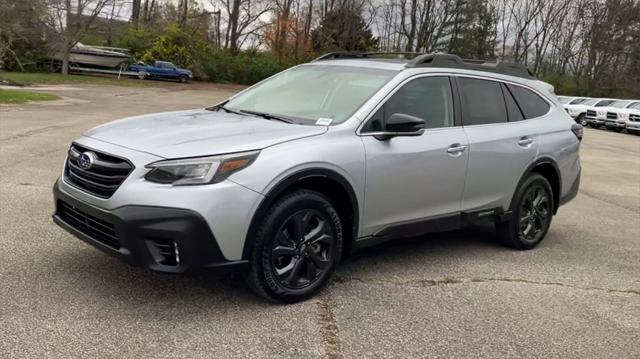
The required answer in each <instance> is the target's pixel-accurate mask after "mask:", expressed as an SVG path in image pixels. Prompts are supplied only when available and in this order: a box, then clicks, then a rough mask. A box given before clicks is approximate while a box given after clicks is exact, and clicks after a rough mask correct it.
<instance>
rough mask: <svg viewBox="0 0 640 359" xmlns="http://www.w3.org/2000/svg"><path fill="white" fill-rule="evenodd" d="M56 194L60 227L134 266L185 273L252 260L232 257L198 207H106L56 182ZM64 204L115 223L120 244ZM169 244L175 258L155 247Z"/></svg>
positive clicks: (243, 265) (227, 268) (56, 217)
mask: <svg viewBox="0 0 640 359" xmlns="http://www.w3.org/2000/svg"><path fill="white" fill-rule="evenodd" d="M53 196H54V201H55V204H56V212H55V213H54V214H53V221H54V222H55V223H56V224H57V225H58V226H60V227H61V228H63V229H64V230H66V231H67V232H69V233H71V234H73V235H74V236H76V237H78V238H79V239H81V240H83V241H84V242H87V243H88V244H90V245H92V246H94V247H96V248H98V249H99V250H101V251H103V252H105V253H107V254H109V255H112V256H116V257H119V258H121V259H122V260H124V261H125V262H126V263H129V264H131V265H136V266H141V267H145V268H149V269H151V270H155V271H160V272H167V273H184V272H194V271H203V270H206V271H209V270H220V271H230V270H242V269H244V268H246V266H247V264H248V262H247V261H229V260H227V259H226V258H225V257H224V255H223V254H222V252H221V250H220V247H219V246H218V243H217V242H216V240H215V238H214V236H213V233H212V232H211V230H210V228H209V225H208V224H207V222H206V221H205V220H204V218H202V216H200V214H198V213H197V212H194V211H191V210H187V209H181V208H169V207H155V206H124V207H120V208H117V209H114V210H111V211H106V210H103V209H99V208H96V207H94V206H92V205H89V204H87V203H85V202H82V201H79V200H77V199H75V198H73V197H71V196H69V195H68V194H66V193H64V192H62V191H60V189H59V188H58V184H57V183H56V185H54V188H53ZM63 203H64V204H65V206H63V205H62V204H63ZM65 208H67V209H68V208H71V209H72V210H74V211H77V212H78V213H85V214H86V215H87V217H88V218H93V219H96V220H100V221H104V223H109V224H111V225H112V226H113V231H114V232H115V237H117V241H118V243H119V246H118V248H114V247H112V246H109V245H106V244H104V243H103V242H101V241H100V240H99V239H98V238H93V237H92V236H91V232H90V231H87V230H86V226H80V225H79V223H80V222H78V221H77V220H75V219H74V220H73V221H70V220H65V215H64V210H65ZM167 243H168V244H170V246H171V247H170V248H174V247H175V250H176V253H175V254H176V255H175V257H172V258H169V259H170V260H164V259H165V257H163V255H168V256H170V255H171V252H172V251H169V252H167V251H165V252H162V251H159V250H156V249H155V247H158V248H167ZM163 246H164V247H163Z"/></svg>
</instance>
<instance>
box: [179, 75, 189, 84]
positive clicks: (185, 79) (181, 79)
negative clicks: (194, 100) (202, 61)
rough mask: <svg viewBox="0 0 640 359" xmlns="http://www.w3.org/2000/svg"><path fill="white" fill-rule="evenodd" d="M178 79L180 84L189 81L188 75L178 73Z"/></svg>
mask: <svg viewBox="0 0 640 359" xmlns="http://www.w3.org/2000/svg"><path fill="white" fill-rule="evenodd" d="M178 80H179V81H180V83H181V84H186V83H187V82H189V76H186V75H180V78H179V79H178Z"/></svg>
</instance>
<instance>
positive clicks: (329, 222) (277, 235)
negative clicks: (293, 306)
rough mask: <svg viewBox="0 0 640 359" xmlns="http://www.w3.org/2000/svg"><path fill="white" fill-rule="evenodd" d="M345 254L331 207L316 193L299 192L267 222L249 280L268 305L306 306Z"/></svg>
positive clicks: (283, 202)
mask: <svg viewBox="0 0 640 359" xmlns="http://www.w3.org/2000/svg"><path fill="white" fill-rule="evenodd" d="M341 250H342V225H341V222H340V217H339V216H338V213H337V212H336V210H335V209H334V207H333V205H332V204H331V202H329V200H328V199H327V198H326V197H324V196H323V195H322V194H320V193H318V192H315V191H310V190H297V191H294V192H291V193H289V194H286V195H285V196H283V197H282V198H281V199H279V200H278V201H277V202H276V203H275V204H274V205H273V206H272V207H271V209H270V210H269V212H268V213H267V215H266V216H265V217H264V219H263V221H262V223H261V225H260V227H259V230H258V233H257V236H256V239H255V242H254V246H253V252H252V255H251V265H250V270H249V272H248V273H247V274H246V280H247V283H248V285H249V286H250V287H251V289H252V290H253V291H254V292H256V293H257V294H258V295H260V296H262V297H264V298H266V299H268V300H271V301H277V302H296V301H300V300H304V299H306V298H309V297H311V296H312V295H314V294H315V293H317V292H318V291H319V290H320V289H322V287H324V285H325V284H326V283H327V282H328V280H329V278H330V277H331V275H332V274H333V272H334V270H335V268H336V266H337V264H338V261H339V259H340V255H341Z"/></svg>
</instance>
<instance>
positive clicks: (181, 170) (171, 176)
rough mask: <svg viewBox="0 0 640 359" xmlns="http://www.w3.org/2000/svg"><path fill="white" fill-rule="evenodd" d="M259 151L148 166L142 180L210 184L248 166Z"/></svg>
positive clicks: (165, 182)
mask: <svg viewBox="0 0 640 359" xmlns="http://www.w3.org/2000/svg"><path fill="white" fill-rule="evenodd" d="M259 153H260V151H250V152H238V153H230V154H227V155H219V156H209V157H198V158H185V159H179V160H165V161H158V162H154V163H150V164H148V165H147V166H145V167H146V168H150V169H151V171H149V172H148V173H147V174H146V175H145V176H144V178H145V179H146V180H147V181H150V182H155V183H164V184H173V185H174V186H184V185H198V184H210V183H218V182H221V181H224V180H225V179H226V178H227V177H229V176H230V175H231V174H232V173H234V172H237V171H240V170H241V169H243V168H246V167H248V166H249V165H251V164H252V163H253V161H255V159H256V157H258V154H259Z"/></svg>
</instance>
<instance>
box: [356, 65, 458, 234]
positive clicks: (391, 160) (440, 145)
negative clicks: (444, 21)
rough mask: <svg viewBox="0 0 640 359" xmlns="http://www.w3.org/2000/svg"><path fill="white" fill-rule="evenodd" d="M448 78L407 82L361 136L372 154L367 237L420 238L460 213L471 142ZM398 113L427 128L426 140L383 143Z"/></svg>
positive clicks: (368, 172)
mask: <svg viewBox="0 0 640 359" xmlns="http://www.w3.org/2000/svg"><path fill="white" fill-rule="evenodd" d="M451 81H452V79H451V78H450V77H448V76H422V77H417V78H412V79H409V80H407V81H405V82H404V83H403V84H402V85H400V86H399V87H398V88H397V91H396V92H395V93H393V94H392V95H390V96H389V97H387V99H386V100H385V101H384V102H383V104H382V105H380V107H379V108H378V109H376V110H375V113H374V115H373V116H372V117H371V118H370V119H369V120H368V121H367V122H366V123H365V125H364V126H363V128H362V129H361V130H360V134H361V136H362V141H363V144H364V147H365V151H366V185H365V208H364V220H363V227H362V230H363V231H362V234H363V235H382V236H384V235H393V236H405V235H415V234H420V232H422V231H423V230H424V229H425V224H426V223H427V222H429V221H430V220H431V219H433V218H435V217H440V216H444V215H450V214H458V213H459V212H460V204H461V198H462V190H463V187H464V179H465V172H466V167H467V151H466V148H467V138H466V135H465V133H464V130H463V129H462V127H460V126H457V125H456V123H455V121H454V118H455V116H454V100H453V99H454V97H453V92H452V86H451ZM394 113H403V114H408V115H412V116H416V117H420V118H422V119H424V120H425V122H426V131H425V132H424V133H423V134H422V135H421V136H414V137H393V138H391V139H386V140H385V139H377V138H376V137H374V136H372V135H369V134H368V133H374V132H379V131H384V129H385V121H386V119H387V118H389V117H390V116H391V115H392V114H394Z"/></svg>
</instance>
